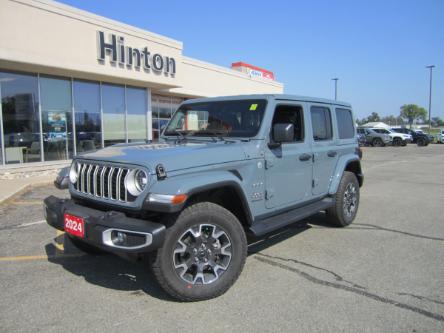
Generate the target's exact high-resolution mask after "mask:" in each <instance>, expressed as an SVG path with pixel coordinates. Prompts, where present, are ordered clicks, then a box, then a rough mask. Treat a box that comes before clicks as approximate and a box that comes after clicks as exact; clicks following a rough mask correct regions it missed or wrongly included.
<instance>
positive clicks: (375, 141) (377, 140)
mask: <svg viewBox="0 0 444 333" xmlns="http://www.w3.org/2000/svg"><path fill="white" fill-rule="evenodd" d="M372 145H373V147H382V146H384V142H382V140H381V139H380V138H375V139H373V142H372Z"/></svg>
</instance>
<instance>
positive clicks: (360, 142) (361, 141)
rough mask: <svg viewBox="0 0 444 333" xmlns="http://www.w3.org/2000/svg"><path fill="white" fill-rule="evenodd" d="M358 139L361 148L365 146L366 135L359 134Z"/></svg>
mask: <svg viewBox="0 0 444 333" xmlns="http://www.w3.org/2000/svg"><path fill="white" fill-rule="evenodd" d="M356 138H357V140H358V144H359V146H365V134H363V133H357V134H356Z"/></svg>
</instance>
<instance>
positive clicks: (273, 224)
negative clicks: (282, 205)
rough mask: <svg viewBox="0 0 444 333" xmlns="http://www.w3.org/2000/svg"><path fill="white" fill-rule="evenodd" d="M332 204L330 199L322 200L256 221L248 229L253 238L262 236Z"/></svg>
mask: <svg viewBox="0 0 444 333" xmlns="http://www.w3.org/2000/svg"><path fill="white" fill-rule="evenodd" d="M333 204H334V202H333V199H332V198H324V199H322V200H320V201H316V202H313V203H311V204H308V205H306V206H302V207H300V208H296V209H293V210H290V211H287V212H284V213H281V214H278V215H274V216H271V217H268V218H265V219H263V220H259V221H256V222H254V223H253V225H252V226H251V227H250V230H251V231H252V232H253V233H254V235H255V236H262V235H265V234H267V233H269V232H271V231H274V230H277V229H280V228H282V227H285V226H286V225H289V224H292V223H294V222H297V221H300V220H302V219H305V218H306V217H309V216H311V215H313V214H316V213H317V212H319V211H321V210H324V209H327V208H329V207H331V206H333Z"/></svg>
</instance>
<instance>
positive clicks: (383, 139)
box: [357, 127, 392, 147]
mask: <svg viewBox="0 0 444 333" xmlns="http://www.w3.org/2000/svg"><path fill="white" fill-rule="evenodd" d="M357 132H358V134H361V135H364V136H365V144H367V145H370V146H373V147H384V146H385V145H387V144H389V143H391V142H392V138H391V137H390V135H388V134H386V133H378V132H376V131H375V129H373V128H367V127H358V129H357Z"/></svg>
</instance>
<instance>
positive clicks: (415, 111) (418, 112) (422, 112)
mask: <svg viewBox="0 0 444 333" xmlns="http://www.w3.org/2000/svg"><path fill="white" fill-rule="evenodd" d="M401 117H402V118H404V119H406V120H407V121H408V123H409V125H410V128H412V125H413V122H414V121H415V120H418V119H422V120H424V121H425V120H426V118H427V111H426V109H424V108H422V107H420V106H418V105H416V104H404V105H403V106H401Z"/></svg>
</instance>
